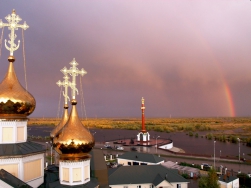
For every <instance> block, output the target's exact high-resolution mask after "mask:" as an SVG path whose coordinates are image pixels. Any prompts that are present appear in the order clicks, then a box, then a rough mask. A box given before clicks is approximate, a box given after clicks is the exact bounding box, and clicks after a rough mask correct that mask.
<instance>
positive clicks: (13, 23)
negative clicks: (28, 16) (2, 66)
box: [0, 10, 29, 56]
mask: <svg viewBox="0 0 251 188" xmlns="http://www.w3.org/2000/svg"><path fill="white" fill-rule="evenodd" d="M5 19H6V20H7V21H8V22H9V23H3V22H2V20H1V19H0V28H2V27H5V26H7V27H8V29H9V30H10V34H9V39H10V40H8V43H9V46H8V45H7V40H6V39H5V48H6V49H7V50H9V51H10V56H13V53H14V51H16V50H17V49H18V48H19V44H20V40H18V44H15V39H16V37H17V35H16V34H15V30H18V28H22V29H24V30H26V29H28V28H29V26H28V25H27V24H26V22H24V24H23V25H21V24H18V22H20V21H21V20H22V19H21V18H20V17H19V16H18V15H16V11H15V10H13V11H12V14H11V15H10V14H9V15H8V16H6V17H5Z"/></svg>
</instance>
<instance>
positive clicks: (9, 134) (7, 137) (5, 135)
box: [2, 127, 13, 142]
mask: <svg viewBox="0 0 251 188" xmlns="http://www.w3.org/2000/svg"><path fill="white" fill-rule="evenodd" d="M2 139H3V142H13V128H12V127H3V129H2Z"/></svg>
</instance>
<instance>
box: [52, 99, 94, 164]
mask: <svg viewBox="0 0 251 188" xmlns="http://www.w3.org/2000/svg"><path fill="white" fill-rule="evenodd" d="M76 104H77V102H76V100H72V110H71V113H70V117H69V119H68V121H67V123H66V124H65V125H64V126H63V128H62V129H61V130H60V131H59V132H58V133H57V134H56V135H55V137H54V138H53V147H54V149H55V150H56V151H57V152H58V153H59V155H60V159H61V160H78V159H84V158H90V155H89V154H88V153H89V152H90V151H91V149H92V148H93V147H94V145H95V140H94V137H93V135H92V134H91V133H90V132H89V131H88V130H87V129H86V128H85V127H84V125H83V124H82V123H81V121H80V119H79V117H78V112H77V108H76Z"/></svg>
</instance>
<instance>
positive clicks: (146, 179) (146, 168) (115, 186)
mask: <svg viewBox="0 0 251 188" xmlns="http://www.w3.org/2000/svg"><path fill="white" fill-rule="evenodd" d="M108 173H109V187H110V188H124V187H127V188H134V187H137V188H140V187H150V188H153V187H170V188H177V187H179V188H187V187H188V183H189V182H188V181H187V180H186V179H185V178H183V177H182V176H181V175H179V174H178V171H177V170H174V169H167V168H165V167H163V166H161V165H137V166H121V167H118V168H117V169H109V171H108Z"/></svg>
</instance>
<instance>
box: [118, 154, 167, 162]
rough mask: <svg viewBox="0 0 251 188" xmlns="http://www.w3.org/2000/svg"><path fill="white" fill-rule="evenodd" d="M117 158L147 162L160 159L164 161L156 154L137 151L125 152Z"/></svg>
mask: <svg viewBox="0 0 251 188" xmlns="http://www.w3.org/2000/svg"><path fill="white" fill-rule="evenodd" d="M118 158H119V159H127V160H133V161H142V162H147V163H159V162H161V161H164V159H163V158H162V157H158V156H157V155H154V154H149V153H138V152H126V153H124V154H123V155H120V156H119V157H118Z"/></svg>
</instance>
